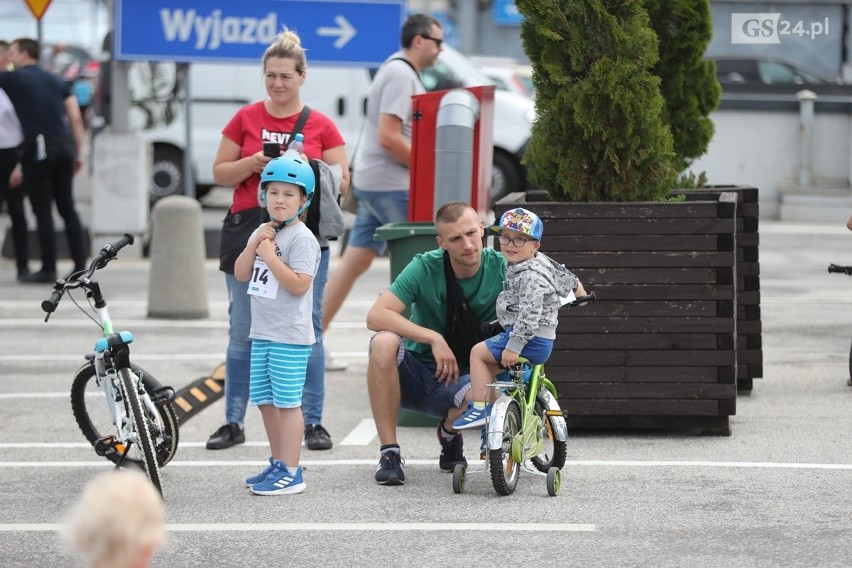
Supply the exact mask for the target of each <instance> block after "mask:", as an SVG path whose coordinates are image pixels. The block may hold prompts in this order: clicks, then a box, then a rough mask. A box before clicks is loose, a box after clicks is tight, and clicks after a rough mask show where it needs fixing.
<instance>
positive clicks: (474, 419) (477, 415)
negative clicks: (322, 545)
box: [453, 403, 491, 430]
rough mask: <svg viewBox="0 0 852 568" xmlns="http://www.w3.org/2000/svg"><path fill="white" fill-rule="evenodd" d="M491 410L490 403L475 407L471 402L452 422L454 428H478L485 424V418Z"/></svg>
mask: <svg viewBox="0 0 852 568" xmlns="http://www.w3.org/2000/svg"><path fill="white" fill-rule="evenodd" d="M490 412H491V405H490V404H486V405H485V407H483V408H476V407H475V406H474V405H473V404H472V403H471V404H468V405H467V410H466V411H465V413H464V414H462V415H461V416H459V417H458V418H457V419H456V421H455V422H453V428H455V429H456V430H466V429H468V428H478V427H480V426H485V418H486V417H487V416H488V414H489V413H490Z"/></svg>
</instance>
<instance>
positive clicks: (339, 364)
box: [325, 355, 349, 373]
mask: <svg viewBox="0 0 852 568" xmlns="http://www.w3.org/2000/svg"><path fill="white" fill-rule="evenodd" d="M348 367H349V364H348V363H344V362H343V361H338V360H336V359H332V358H331V357H329V356H328V355H326V356H325V370H326V371H328V372H329V373H334V372H336V371H345V370H346V369H347V368H348Z"/></svg>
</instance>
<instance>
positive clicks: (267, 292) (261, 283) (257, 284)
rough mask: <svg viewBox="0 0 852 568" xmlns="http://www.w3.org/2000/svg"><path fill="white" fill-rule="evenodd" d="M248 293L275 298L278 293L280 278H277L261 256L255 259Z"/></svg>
mask: <svg viewBox="0 0 852 568" xmlns="http://www.w3.org/2000/svg"><path fill="white" fill-rule="evenodd" d="M248 293H249V294H250V295H252V296H260V297H261V298H271V299H273V300H274V299H275V297H276V296H277V295H278V280H276V279H275V276H273V275H272V271H270V270H269V267H268V266H267V265H266V262H265V261H264V260H263V259H262V258H260V257H257V258H255V259H254V268H253V269H252V273H251V280H249V286H248Z"/></svg>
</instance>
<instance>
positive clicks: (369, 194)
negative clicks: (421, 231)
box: [349, 188, 408, 254]
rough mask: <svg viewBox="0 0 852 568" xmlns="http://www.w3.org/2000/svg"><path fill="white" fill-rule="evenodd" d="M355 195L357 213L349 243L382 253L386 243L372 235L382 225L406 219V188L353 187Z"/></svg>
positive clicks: (401, 221) (402, 221)
mask: <svg viewBox="0 0 852 568" xmlns="http://www.w3.org/2000/svg"><path fill="white" fill-rule="evenodd" d="M355 196H356V197H357V198H358V213H357V216H356V217H355V226H354V227H352V232H351V233H350V234H349V244H350V245H352V246H356V247H360V248H371V249H373V250H374V251H376V254H384V252H385V249H386V248H387V243H386V242H385V241H374V240H373V235H374V234H375V233H376V229H378V228H379V227H381V226H382V225H386V224H387V223H404V222H406V221H408V190H407V189H405V190H401V191H364V190H363V189H357V188H355Z"/></svg>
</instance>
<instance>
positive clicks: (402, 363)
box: [371, 331, 470, 418]
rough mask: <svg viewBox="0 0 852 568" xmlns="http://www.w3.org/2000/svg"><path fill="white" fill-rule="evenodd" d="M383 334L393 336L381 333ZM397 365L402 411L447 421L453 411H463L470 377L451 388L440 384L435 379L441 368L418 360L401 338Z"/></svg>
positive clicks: (451, 385) (460, 378) (460, 379)
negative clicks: (454, 409) (451, 410)
mask: <svg viewBox="0 0 852 568" xmlns="http://www.w3.org/2000/svg"><path fill="white" fill-rule="evenodd" d="M379 333H390V332H388V331H380V332H379ZM373 337H375V335H374V336H373ZM371 341H372V340H371ZM396 364H397V369H398V370H399V389H400V406H401V407H402V408H405V409H407V410H415V411H417V412H422V413H423V414H428V415H429V416H434V417H436V418H445V417H446V416H447V413H448V412H449V411H450V409H451V408H453V407H456V408H461V406H462V404H463V402H464V395H465V394H466V393H467V391H469V390H470V375H461V376H460V377H459V380H458V382H457V383H451V384H450V385H449V386H447V383H445V382H439V381H438V379H436V378H435V369H436V367H437V365H436V364H435V362H434V361H430V362H425V361H421V360H419V359H417V358H416V357H415V356H414V355H413V354H412V353H411V351H408V350H407V349H406V348H405V344H404V343H403V340H402V338H401V337H400V338H399V354H398V355H397V358H396Z"/></svg>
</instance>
